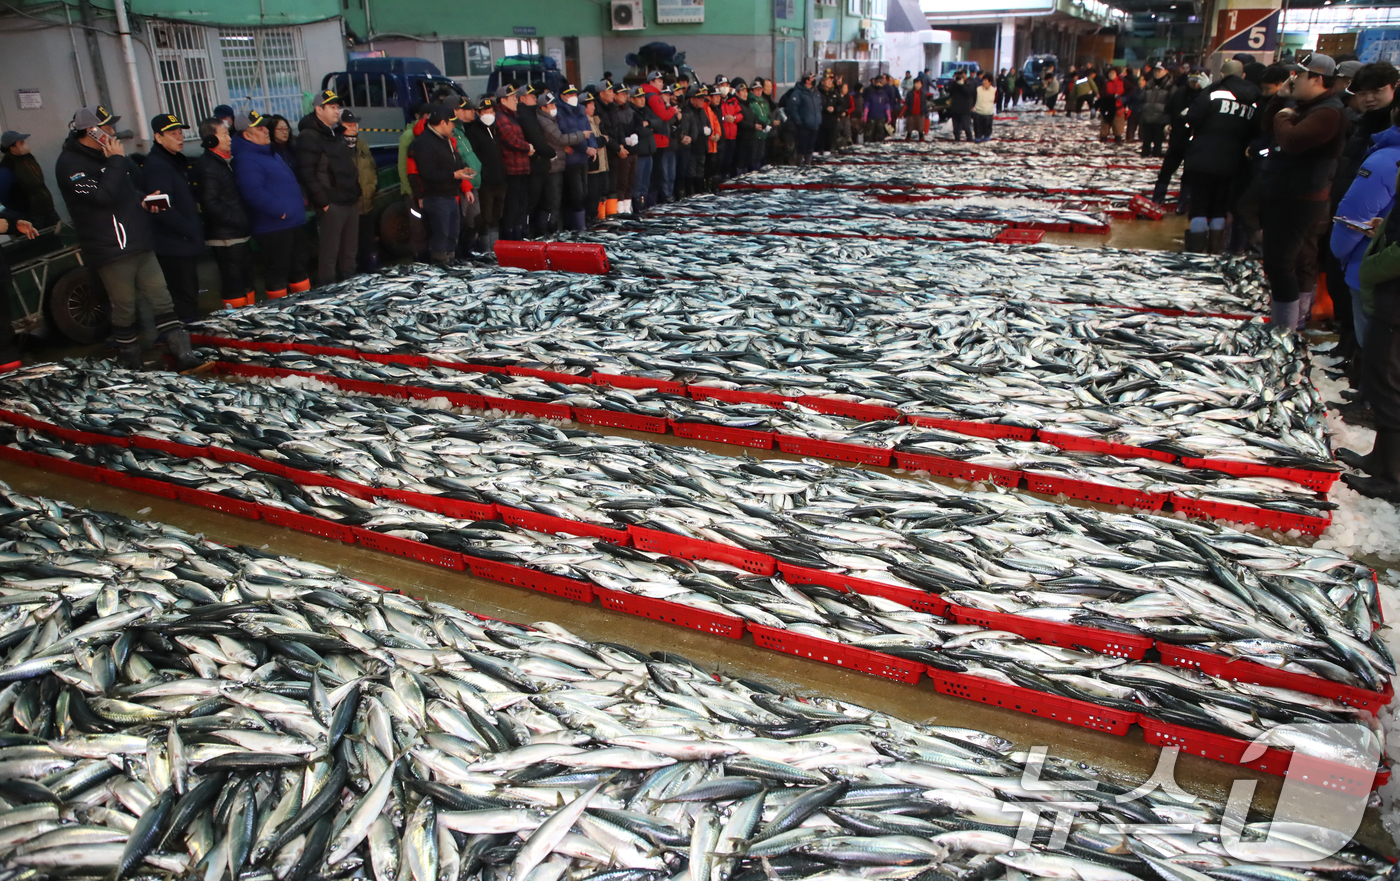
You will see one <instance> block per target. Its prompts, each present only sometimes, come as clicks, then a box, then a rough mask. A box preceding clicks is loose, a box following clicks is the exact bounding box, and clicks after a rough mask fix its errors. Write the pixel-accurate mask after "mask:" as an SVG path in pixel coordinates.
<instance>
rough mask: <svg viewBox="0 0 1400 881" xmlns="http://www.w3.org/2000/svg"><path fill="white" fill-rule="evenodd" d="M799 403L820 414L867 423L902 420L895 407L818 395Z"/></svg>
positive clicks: (800, 400)
mask: <svg viewBox="0 0 1400 881" xmlns="http://www.w3.org/2000/svg"><path fill="white" fill-rule="evenodd" d="M797 403H799V404H801V405H802V406H803V407H806V408H807V409H809V410H816V411H817V412H818V413H825V414H827V415H829V416H849V417H851V418H852V419H860V420H862V421H865V422H879V421H880V420H882V419H893V420H895V421H898V420H899V418H900V416H899V411H898V410H896V409H895V408H893V407H885V406H880V405H875V404H857V403H855V402H853V401H842V400H839V399H837V398H823V397H820V396H818V395H804V396H802V397H800V398H798V399H797Z"/></svg>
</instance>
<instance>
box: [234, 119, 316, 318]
mask: <svg viewBox="0 0 1400 881" xmlns="http://www.w3.org/2000/svg"><path fill="white" fill-rule="evenodd" d="M270 123H271V120H270V119H269V118H268V117H266V116H263V115H262V114H261V113H258V112H257V111H256V110H253V111H250V112H249V113H248V119H247V121H246V122H244V124H243V128H242V129H240V130H239V132H238V137H236V138H234V139H233V144H232V150H233V173H234V177H235V178H236V179H237V180H238V191H239V193H241V194H242V196H243V201H244V203H245V204H246V205H247V207H248V221H249V225H250V226H251V227H252V230H253V238H254V240H256V241H257V243H258V251H259V252H260V253H261V254H262V264H263V283H264V284H265V285H266V286H267V298H268V299H269V300H279V299H281V298H282V297H285V296H287V294H289V293H292V294H295V293H299V292H301V291H307V290H310V289H311V279H309V278H308V277H307V275H306V236H305V234H304V232H305V231H304V227H305V226H306V199H305V197H304V196H303V195H302V192H301V187H300V185H298V184H297V177H296V173H295V172H293V171H292V167H291V166H290V165H288V164H287V161H286V160H285V159H283V158H282V156H281V155H280V154H278V153H275V152H273V150H272V133H271V131H270V130H269V128H268V126H269V124H270ZM249 305H252V304H251V303H250V304H249Z"/></svg>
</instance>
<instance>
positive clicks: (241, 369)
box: [214, 361, 306, 379]
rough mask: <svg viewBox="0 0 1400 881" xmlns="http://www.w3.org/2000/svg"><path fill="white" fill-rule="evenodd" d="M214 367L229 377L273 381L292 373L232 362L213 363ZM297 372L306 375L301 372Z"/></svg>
mask: <svg viewBox="0 0 1400 881" xmlns="http://www.w3.org/2000/svg"><path fill="white" fill-rule="evenodd" d="M214 366H215V368H216V369H217V370H218V371H219V372H220V373H223V374H226V375H229V376H259V377H264V378H272V379H275V378H276V377H279V376H287V375H288V374H290V373H292V372H293V371H290V370H286V369H284V368H281V367H268V366H267V365H265V364H239V363H236V362H233V361H218V362H215V365H214ZM297 372H298V373H302V375H306V374H305V373H303V372H302V371H297Z"/></svg>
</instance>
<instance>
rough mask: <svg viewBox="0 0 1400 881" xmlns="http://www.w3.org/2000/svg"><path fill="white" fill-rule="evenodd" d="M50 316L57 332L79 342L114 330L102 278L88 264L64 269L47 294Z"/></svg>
mask: <svg viewBox="0 0 1400 881" xmlns="http://www.w3.org/2000/svg"><path fill="white" fill-rule="evenodd" d="M48 308H49V318H50V319H51V320H52V321H53V326H54V327H55V328H57V330H58V332H59V333H61V334H63V335H64V336H66V337H68V339H70V340H72V341H73V342H74V343H76V344H78V345H80V346H86V345H91V344H92V343H95V342H98V341H100V340H104V339H106V338H107V337H108V336H109V335H110V334H111V332H112V319H111V307H110V305H109V304H108V302H107V292H106V290H104V289H103V287H102V281H101V280H100V279H99V278H98V277H97V273H95V272H93V271H92V270H91V269H89V268H87V267H86V266H79V267H77V268H76V269H72V270H69V271H68V272H66V273H64V274H63V276H62V277H61V278H59V280H58V281H56V282H54V285H53V290H51V291H49V296H48Z"/></svg>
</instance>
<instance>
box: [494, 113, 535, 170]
mask: <svg viewBox="0 0 1400 881" xmlns="http://www.w3.org/2000/svg"><path fill="white" fill-rule="evenodd" d="M496 129H497V131H499V132H500V133H501V167H502V169H503V170H504V171H505V173H506V174H529V173H530V144H529V142H528V141H526V140H525V133H524V132H523V131H521V130H520V123H519V122H517V121H516V119H515V111H514V110H511V109H510V108H508V107H506V105H504V104H498V105H497V113H496Z"/></svg>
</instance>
